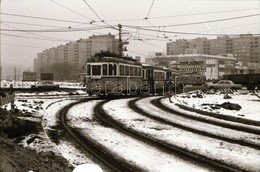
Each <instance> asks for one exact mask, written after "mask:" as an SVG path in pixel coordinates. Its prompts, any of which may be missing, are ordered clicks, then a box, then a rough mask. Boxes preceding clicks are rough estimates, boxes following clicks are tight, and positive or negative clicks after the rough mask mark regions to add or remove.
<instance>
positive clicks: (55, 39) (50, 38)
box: [3, 24, 65, 42]
mask: <svg viewBox="0 0 260 172" xmlns="http://www.w3.org/2000/svg"><path fill="white" fill-rule="evenodd" d="M3 25H5V26H7V27H9V28H13V29H17V28H16V27H13V26H10V25H7V24H3ZM24 33H26V34H30V35H34V36H37V37H41V38H47V39H49V40H54V41H61V39H58V38H53V37H49V36H43V35H38V34H35V33H32V32H24ZM19 36H20V35H19ZM64 41H65V40H62V42H64Z"/></svg>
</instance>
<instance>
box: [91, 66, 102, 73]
mask: <svg viewBox="0 0 260 172" xmlns="http://www.w3.org/2000/svg"><path fill="white" fill-rule="evenodd" d="M92 75H101V65H92Z"/></svg>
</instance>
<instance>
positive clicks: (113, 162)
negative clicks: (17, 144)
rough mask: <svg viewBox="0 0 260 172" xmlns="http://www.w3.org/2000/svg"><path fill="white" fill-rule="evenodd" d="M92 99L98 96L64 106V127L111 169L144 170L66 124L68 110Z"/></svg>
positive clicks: (82, 145) (62, 119) (62, 118)
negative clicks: (116, 155)
mask: <svg viewBox="0 0 260 172" xmlns="http://www.w3.org/2000/svg"><path fill="white" fill-rule="evenodd" d="M91 100H96V98H93V99H84V100H81V101H79V102H76V103H72V104H70V105H67V106H66V107H64V108H63V109H62V110H61V112H60V122H61V124H62V126H63V127H64V129H65V130H66V131H67V132H68V133H69V135H70V136H71V137H72V138H73V139H74V140H75V141H76V142H77V143H78V144H79V145H80V146H81V147H83V148H84V149H85V150H87V151H88V152H90V153H91V154H92V155H93V156H94V157H95V158H97V159H98V160H99V161H100V162H102V163H103V164H105V165H106V166H107V167H108V168H109V169H110V170H112V171H118V172H122V171H129V172H131V171H142V170H141V169H140V168H138V167H136V166H133V165H132V164H129V163H127V162H123V161H120V160H118V159H115V158H114V156H113V154H111V153H109V151H107V150H104V149H102V148H100V147H99V146H98V145H97V144H96V143H95V141H93V140H92V139H88V138H87V137H86V136H83V135H82V134H80V133H79V132H77V130H76V129H73V128H70V127H69V126H68V125H67V124H66V114H67V112H68V110H69V109H70V108H71V107H72V106H74V105H76V104H80V103H83V102H87V101H91Z"/></svg>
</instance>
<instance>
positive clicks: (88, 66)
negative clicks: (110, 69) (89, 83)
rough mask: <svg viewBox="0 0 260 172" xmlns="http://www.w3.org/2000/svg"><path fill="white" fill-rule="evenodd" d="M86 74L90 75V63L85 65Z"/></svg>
mask: <svg viewBox="0 0 260 172" xmlns="http://www.w3.org/2000/svg"><path fill="white" fill-rule="evenodd" d="M87 76H90V65H87Z"/></svg>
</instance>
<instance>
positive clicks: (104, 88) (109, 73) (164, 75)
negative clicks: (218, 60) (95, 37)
mask: <svg viewBox="0 0 260 172" xmlns="http://www.w3.org/2000/svg"><path fill="white" fill-rule="evenodd" d="M86 73H87V75H86V89H87V93H88V94H90V95H93V94H94V95H99V96H107V95H137V94H141V95H151V94H156V93H161V92H164V91H169V90H173V87H174V86H176V84H174V80H173V79H172V78H174V77H175V76H177V75H178V71H177V70H174V69H166V68H162V67H156V66H150V65H142V64H141V63H140V62H138V61H136V60H135V59H132V58H130V57H125V56H119V55H116V54H113V53H107V52H106V53H105V52H101V53H97V54H95V56H93V57H92V58H91V59H88V61H87V63H86Z"/></svg>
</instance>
